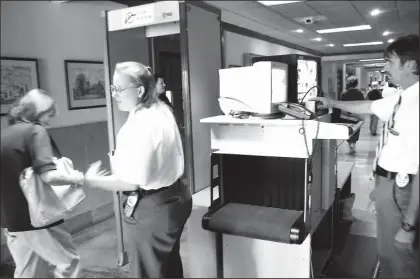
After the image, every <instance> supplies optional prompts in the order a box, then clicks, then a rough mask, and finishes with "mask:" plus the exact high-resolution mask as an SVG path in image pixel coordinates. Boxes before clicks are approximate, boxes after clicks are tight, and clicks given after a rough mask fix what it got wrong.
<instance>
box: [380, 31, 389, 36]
mask: <svg viewBox="0 0 420 279" xmlns="http://www.w3.org/2000/svg"><path fill="white" fill-rule="evenodd" d="M389 34H391V32H389V31H385V32H384V33H382V36H388V35H389Z"/></svg>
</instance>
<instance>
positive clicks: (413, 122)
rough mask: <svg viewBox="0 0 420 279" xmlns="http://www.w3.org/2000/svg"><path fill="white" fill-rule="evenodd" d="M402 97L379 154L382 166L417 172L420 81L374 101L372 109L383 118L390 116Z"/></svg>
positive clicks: (409, 172) (384, 119)
mask: <svg viewBox="0 0 420 279" xmlns="http://www.w3.org/2000/svg"><path fill="white" fill-rule="evenodd" d="M400 96H401V97H402V99H401V104H400V106H399V109H398V110H397V111H396V113H395V117H394V121H395V124H394V130H396V131H397V132H399V135H398V136H396V135H393V134H392V133H390V132H389V131H386V132H387V133H388V135H387V137H386V140H385V145H384V147H383V149H382V152H381V154H380V157H379V162H378V164H379V166H380V167H382V168H383V169H385V170H387V171H392V172H400V173H405V174H417V172H418V169H419V83H418V82H416V83H415V84H414V85H412V86H410V87H409V88H407V89H406V90H401V91H399V92H398V93H397V94H393V95H391V96H388V97H386V98H383V99H380V100H377V101H374V102H373V103H372V107H371V109H372V112H373V113H374V114H376V115H377V116H378V117H379V118H380V119H381V120H383V121H388V120H390V119H391V117H392V114H393V111H394V107H395V105H396V104H397V103H398V100H399V97H400Z"/></svg>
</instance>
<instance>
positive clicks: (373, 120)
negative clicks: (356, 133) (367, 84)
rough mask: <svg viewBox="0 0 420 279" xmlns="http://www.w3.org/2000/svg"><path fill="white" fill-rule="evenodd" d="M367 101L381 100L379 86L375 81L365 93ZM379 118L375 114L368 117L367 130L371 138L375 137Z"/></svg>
mask: <svg viewBox="0 0 420 279" xmlns="http://www.w3.org/2000/svg"><path fill="white" fill-rule="evenodd" d="M367 99H368V100H370V101H376V100H379V99H382V94H381V91H379V84H378V82H377V81H374V82H372V89H371V90H370V91H369V92H368V93H367ZM378 121H379V118H378V117H377V116H376V115H375V114H371V115H370V123H369V130H370V134H371V135H372V136H376V135H377V133H376V130H377V129H378Z"/></svg>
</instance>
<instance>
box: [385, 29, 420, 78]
mask: <svg viewBox="0 0 420 279" xmlns="http://www.w3.org/2000/svg"><path fill="white" fill-rule="evenodd" d="M391 55H395V56H397V57H398V58H399V59H400V62H401V66H402V65H404V64H405V62H407V61H414V62H415V64H416V68H415V69H414V71H413V74H415V75H419V71H420V68H419V67H420V66H419V63H420V62H419V60H420V48H419V35H416V34H412V35H407V36H404V37H400V38H398V39H396V40H395V41H393V42H392V43H390V44H389V45H388V46H387V47H386V49H385V52H384V56H385V57H386V58H389V57H390V56H391Z"/></svg>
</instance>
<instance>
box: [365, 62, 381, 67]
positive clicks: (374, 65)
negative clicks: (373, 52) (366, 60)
mask: <svg viewBox="0 0 420 279" xmlns="http://www.w3.org/2000/svg"><path fill="white" fill-rule="evenodd" d="M363 66H365V67H383V66H385V63H376V64H365V65H363Z"/></svg>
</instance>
